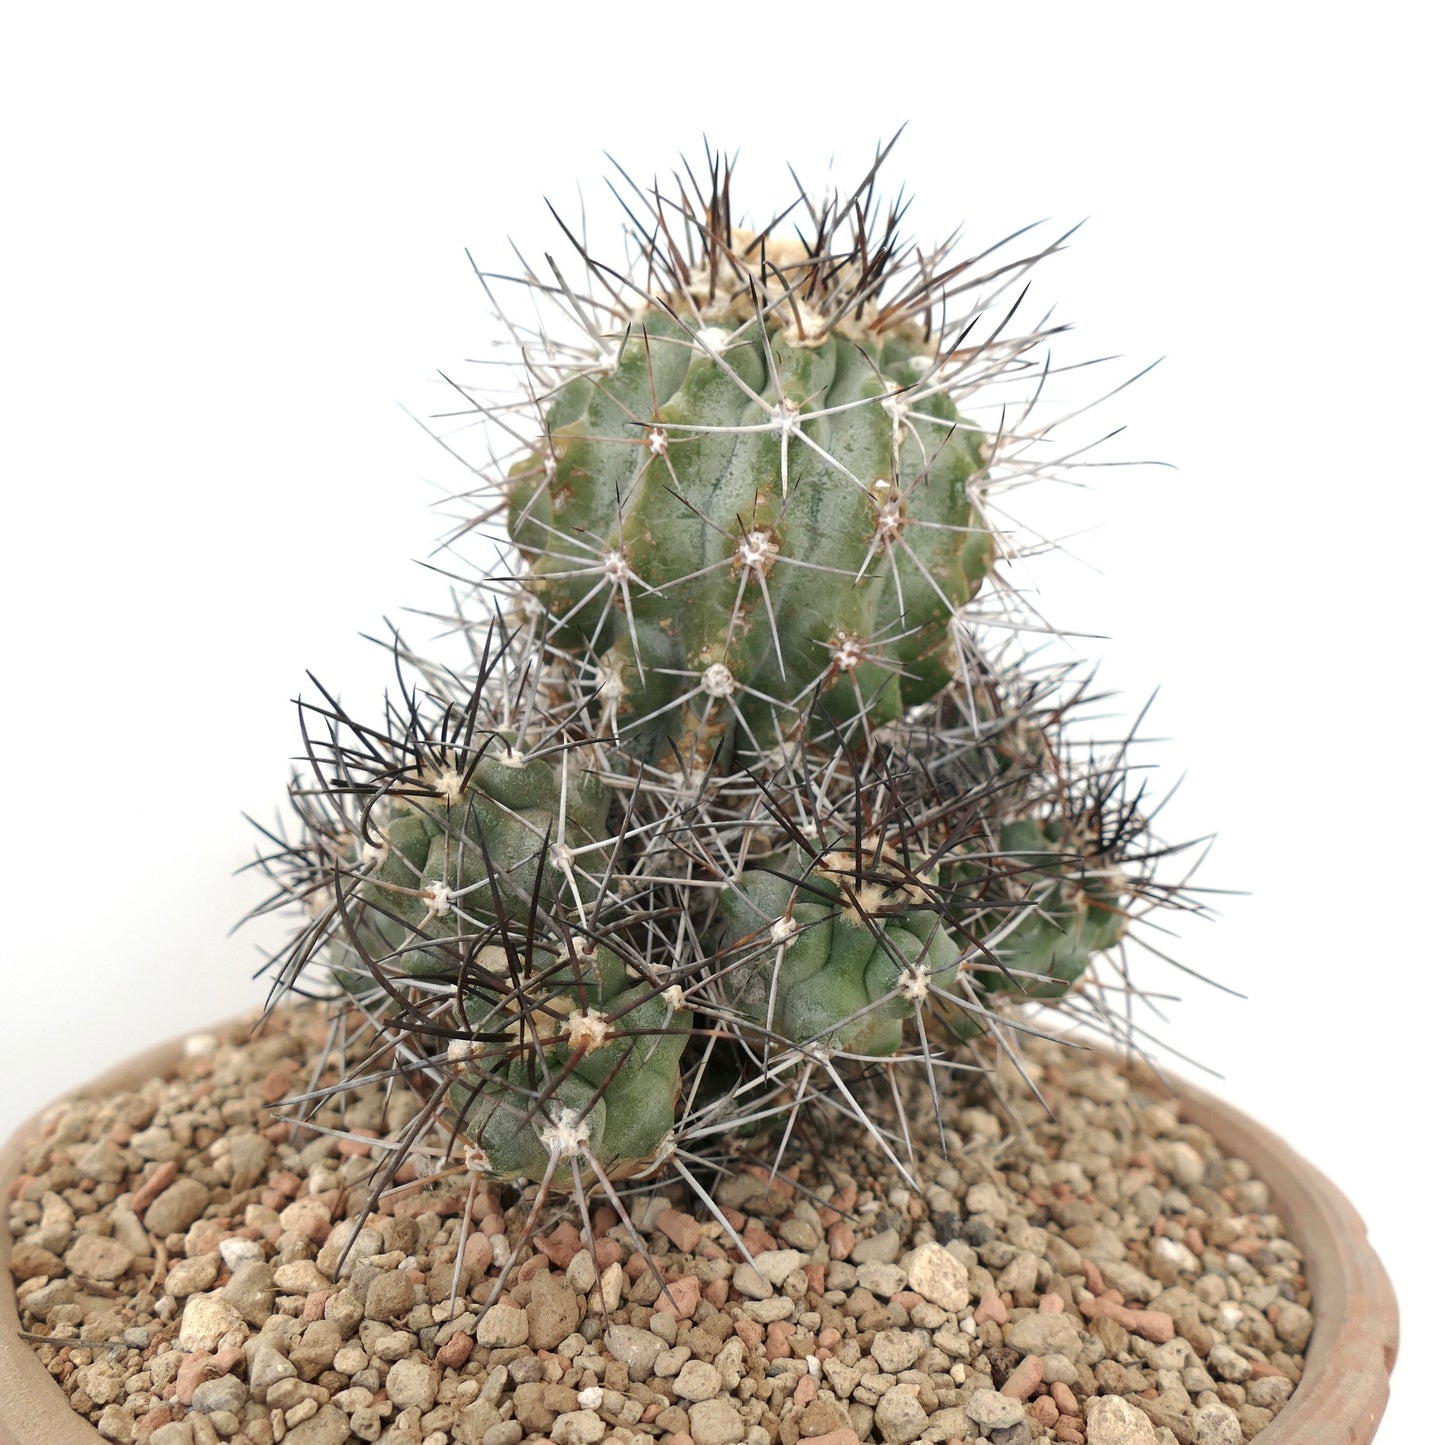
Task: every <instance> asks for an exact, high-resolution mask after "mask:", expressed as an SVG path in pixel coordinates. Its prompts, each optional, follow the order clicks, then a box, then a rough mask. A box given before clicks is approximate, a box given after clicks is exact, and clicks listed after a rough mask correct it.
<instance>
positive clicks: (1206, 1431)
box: [1089, 1400, 1244, 1445]
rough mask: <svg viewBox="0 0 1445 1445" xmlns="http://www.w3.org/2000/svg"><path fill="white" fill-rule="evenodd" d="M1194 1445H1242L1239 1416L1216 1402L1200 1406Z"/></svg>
mask: <svg viewBox="0 0 1445 1445" xmlns="http://www.w3.org/2000/svg"><path fill="white" fill-rule="evenodd" d="M1089 1438H1090V1439H1093V1432H1092V1431H1090V1435H1089ZM1194 1445H1244V1430H1243V1428H1242V1427H1241V1426H1240V1423H1239V1416H1238V1415H1236V1414H1235V1413H1234V1411H1233V1410H1231V1409H1230V1408H1229V1406H1228V1405H1225V1404H1223V1403H1222V1402H1220V1401H1218V1400H1216V1401H1214V1402H1213V1403H1212V1404H1208V1405H1201V1406H1200V1408H1199V1410H1198V1411H1197V1412H1196V1414H1195V1416H1194Z"/></svg>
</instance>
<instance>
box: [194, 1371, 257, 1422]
mask: <svg viewBox="0 0 1445 1445" xmlns="http://www.w3.org/2000/svg"><path fill="white" fill-rule="evenodd" d="M246 1399H247V1392H246V1386H245V1384H244V1383H243V1382H242V1381H240V1380H238V1379H237V1378H236V1377H235V1376H234V1375H222V1376H221V1378H220V1379H219V1380H202V1381H201V1383H200V1384H199V1385H197V1386H196V1388H195V1390H194V1391H193V1392H192V1394H191V1408H192V1409H193V1410H200V1411H202V1412H203V1413H205V1414H207V1415H210V1414H213V1413H214V1412H215V1411H217V1410H229V1411H230V1412H231V1413H232V1414H233V1415H239V1414H240V1413H241V1411H242V1410H244V1409H245V1408H246Z"/></svg>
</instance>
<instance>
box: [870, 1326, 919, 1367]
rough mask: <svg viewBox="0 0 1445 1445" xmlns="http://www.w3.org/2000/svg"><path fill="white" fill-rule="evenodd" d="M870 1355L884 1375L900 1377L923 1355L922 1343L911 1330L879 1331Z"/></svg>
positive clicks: (874, 1338)
mask: <svg viewBox="0 0 1445 1445" xmlns="http://www.w3.org/2000/svg"><path fill="white" fill-rule="evenodd" d="M870 1353H871V1354H872V1356H873V1358H874V1359H875V1360H877V1361H878V1368H879V1369H880V1370H882V1371H883V1373H884V1374H885V1375H901V1374H902V1373H903V1371H904V1370H911V1369H912V1368H913V1366H914V1363H915V1362H916V1361H917V1359H918V1357H919V1355H921V1354H922V1353H923V1341H922V1340H921V1339H920V1338H919V1337H918V1336H917V1335H916V1334H914V1333H913V1332H912V1331H911V1330H879V1331H878V1333H877V1334H876V1335H874V1337H873V1346H872V1349H871V1350H870Z"/></svg>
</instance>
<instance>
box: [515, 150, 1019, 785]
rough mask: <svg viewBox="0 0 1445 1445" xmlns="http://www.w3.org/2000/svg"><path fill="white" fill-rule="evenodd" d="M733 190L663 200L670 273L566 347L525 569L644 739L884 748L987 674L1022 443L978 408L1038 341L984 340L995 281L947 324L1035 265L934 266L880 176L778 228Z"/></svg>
mask: <svg viewBox="0 0 1445 1445" xmlns="http://www.w3.org/2000/svg"><path fill="white" fill-rule="evenodd" d="M728 194H729V191H728V177H727V175H726V173H724V174H722V175H721V176H719V175H718V174H717V173H716V171H715V173H714V191H713V195H712V197H711V200H710V202H709V204H708V205H707V206H706V207H696V206H693V205H691V204H687V203H686V198H684V204H682V205H675V204H672V203H668V202H664V201H663V200H662V199H661V197H660V196H657V197H654V198H653V199H654V200H655V217H654V219H655V225H656V229H655V230H651V231H649V232H648V233H646V234H643V233H642V232H641V231H640V230H639V231H637V232H635V233H634V235H633V237H632V239H633V240H634V241H635V242H636V243H637V244H638V245H639V246H640V248H641V250H642V254H643V257H644V260H645V278H644V279H639V281H638V282H636V283H634V284H632V286H631V288H630V289H628V288H627V287H613V288H612V295H611V296H610V297H599V298H593V301H592V304H591V305H590V306H589V307H588V309H587V314H586V317H585V322H586V326H587V329H588V332H589V333H590V335H591V337H592V338H593V340H594V341H595V348H594V350H595V354H594V355H589V356H587V357H586V358H585V359H583V360H580V361H578V360H567V361H559V360H558V359H557V357H556V356H555V355H549V356H547V357H546V358H545V360H546V361H548V362H550V363H551V366H550V369H549V370H548V371H547V374H548V375H549V377H552V378H554V379H555V386H553V387H552V388H551V389H550V390H549V392H548V394H547V400H546V402H545V404H544V405H543V406H542V408H541V417H540V421H541V435H540V437H539V439H538V440H537V442H536V444H535V445H534V446H533V447H531V448H530V449H529V450H527V451H526V453H525V454H524V455H523V456H522V457H521V458H520V459H519V460H518V461H517V462H516V463H515V464H514V465H513V466H512V467H511V469H510V471H509V473H508V476H507V478H506V482H505V485H504V492H505V506H506V517H507V528H508V533H509V536H510V539H511V542H512V543H513V545H514V546H515V549H516V553H517V554H518V555H519V557H520V559H521V562H522V568H521V572H520V575H519V580H520V581H521V583H522V585H523V586H525V588H526V589H527V590H528V591H529V592H530V594H531V596H532V597H533V599H534V600H535V601H536V602H537V603H539V604H540V605H541V607H542V608H543V609H544V611H545V613H546V616H547V619H548V625H549V628H550V634H549V636H550V639H551V640H552V641H553V642H555V644H556V645H558V646H560V647H562V648H564V649H567V650H570V651H572V652H573V653H575V654H578V655H584V654H585V655H587V656H589V657H591V658H592V659H594V660H595V665H596V669H597V673H598V677H599V680H600V682H599V688H600V691H601V692H602V693H603V695H604V697H605V698H606V711H607V716H608V719H609V721H611V722H612V723H613V724H615V726H616V727H617V729H618V731H619V733H620V735H621V736H622V738H623V740H624V742H625V743H626V744H627V745H628V746H629V747H630V748H631V749H632V750H633V751H635V752H637V753H639V754H641V755H643V756H648V757H656V756H658V755H660V754H662V753H664V752H671V751H674V750H675V751H677V752H680V753H681V754H682V755H683V757H684V758H685V759H688V758H692V757H694V756H701V757H702V758H703V759H704V760H705V761H706V760H710V759H712V758H713V757H714V755H717V757H718V759H719V764H718V765H721V766H723V767H724V768H726V767H727V766H728V764H729V763H730V762H731V760H732V759H733V758H734V757H737V758H738V759H740V760H742V761H743V762H744V763H745V765H749V766H756V765H757V764H758V761H759V759H761V758H766V757H769V756H771V755H772V754H774V753H775V751H776V750H777V749H778V748H779V747H780V746H781V745H788V744H792V743H794V742H795V741H796V739H798V738H799V737H800V736H803V735H808V734H811V735H814V736H818V735H836V736H838V737H841V738H842V739H843V740H844V741H845V743H846V744H847V745H849V746H858V745H861V742H862V740H863V738H864V737H866V734H867V732H868V731H869V729H871V728H872V727H874V726H877V725H879V724H883V723H887V722H890V721H892V720H894V719H896V718H898V717H899V716H901V715H902V714H903V713H904V712H905V711H906V710H907V709H908V708H910V707H913V706H916V705H918V704H921V703H924V702H927V701H928V700H929V699H930V698H932V697H933V696H935V695H936V694H937V693H939V692H940V691H941V690H942V689H943V688H945V687H947V686H948V685H949V684H950V683H951V682H952V681H953V680H954V679H956V678H958V677H960V676H961V675H963V673H964V672H965V671H966V667H967V653H968V647H969V639H968V637H967V634H968V630H969V629H968V625H967V623H966V621H965V608H966V607H967V606H968V605H969V604H970V603H971V602H972V601H973V599H974V598H975V596H976V594H977V593H978V592H979V589H980V587H981V586H982V585H983V583H984V581H985V579H986V578H987V577H988V576H989V573H990V569H991V568H992V566H993V564H994V562H995V560H996V558H997V556H998V555H999V552H1000V549H1001V546H1002V541H1001V538H1000V536H999V534H998V533H997V532H996V531H995V530H994V529H993V527H992V525H991V523H990V521H989V518H988V516H987V515H986V511H985V502H986V499H987V495H988V491H989V487H990V485H991V483H992V480H993V478H994V477H995V475H996V474H997V472H998V470H999V464H1000V460H1001V459H1000V458H999V457H998V456H996V452H997V451H998V449H999V447H1000V445H1002V446H1003V448H1004V451H1005V453H1006V452H1007V451H1008V449H1009V447H1010V446H1011V445H1012V439H1011V438H1009V437H1007V436H1004V435H1000V434H999V433H998V429H997V428H996V427H995V426H994V425H993V424H990V425H989V426H988V427H987V428H984V427H982V426H981V425H980V424H979V423H978V422H976V421H973V420H970V419H969V418H968V416H967V415H965V413H964V411H963V410H962V409H961V408H962V407H963V406H964V405H965V404H966V403H967V401H968V399H969V398H970V397H972V396H973V394H974V393H975V392H976V391H978V390H979V389H980V387H982V386H983V385H985V384H986V383H987V382H989V381H991V380H992V379H994V378H996V376H997V375H998V374H999V373H1001V372H1004V371H1006V370H1011V369H1013V368H1015V367H1018V366H1020V365H1021V364H1022V363H1020V360H1019V358H1020V357H1021V356H1022V355H1023V354H1024V353H1025V352H1027V351H1028V349H1029V348H1030V347H1031V346H1032V345H1033V344H1034V343H1035V342H1036V341H1037V340H1038V337H1037V336H1034V335H1026V336H1023V337H1011V338H1008V339H1007V340H1004V339H1001V338H1000V336H999V335H998V334H995V335H994V336H992V337H990V338H988V339H987V340H985V341H981V342H980V341H978V340H973V339H969V340H968V343H967V344H966V345H965V344H964V343H965V339H966V338H969V336H970V333H971V332H972V331H974V330H976V329H977V324H978V322H979V319H980V316H981V314H982V312H983V311H984V310H986V309H988V307H989V306H991V305H992V303H993V296H992V293H991V292H989V291H987V290H986V289H985V290H983V291H981V292H980V293H979V295H978V300H977V304H976V306H975V308H974V310H973V311H967V310H966V311H965V315H964V316H963V317H962V319H961V323H960V325H959V326H958V327H957V328H956V329H952V330H949V331H947V332H944V331H940V330H939V329H938V326H939V324H940V323H941V312H942V309H943V307H944V305H945V304H946V303H947V301H948V300H949V299H950V298H952V297H953V296H955V295H960V294H968V293H970V292H971V291H972V288H974V287H975V286H979V287H984V286H985V283H990V282H991V283H996V284H1002V281H1003V280H1004V279H1011V278H1012V277H1014V276H1016V275H1018V274H1019V273H1021V272H1022V271H1023V270H1025V269H1026V268H1027V267H1028V266H1029V265H1030V264H1032V262H1033V261H1034V260H1036V259H1037V257H1034V256H1030V257H1027V258H1025V259H1022V260H1019V261H1017V262H1014V263H1012V264H1006V265H1002V266H998V267H990V268H988V269H987V271H986V272H985V268H983V267H981V266H976V265H975V263H973V262H966V263H961V264H959V263H955V264H954V265H951V266H943V265H941V264H940V263H939V258H938V257H936V256H934V257H926V258H921V259H914V258H912V256H911V255H910V253H908V252H907V251H906V250H905V249H904V248H903V247H902V246H901V244H900V237H899V234H898V222H899V212H898V211H896V210H895V211H892V212H890V213H889V214H888V216H887V219H886V221H884V222H883V223H882V225H881V227H880V226H879V225H878V224H877V216H876V214H875V212H876V203H875V200H874V196H873V176H872V174H870V176H869V177H868V179H867V181H866V182H865V184H864V186H862V187H860V189H859V191H858V192H857V193H855V194H854V195H853V196H851V197H849V198H846V199H838V198H836V197H835V198H834V200H833V201H832V202H830V203H825V204H822V205H821V206H817V207H813V208H811V215H810V219H809V221H808V222H806V223H798V224H794V223H793V222H792V221H787V220H779V221H776V222H774V223H773V224H772V225H770V226H767V227H765V228H764V229H762V230H761V231H758V232H752V231H749V230H746V229H743V228H742V227H741V226H738V225H735V224H734V222H733V219H732V216H731V213H730V209H729V203H728ZM805 226H806V230H805V229H804V227H805ZM588 259H589V264H592V265H593V269H594V271H596V272H597V273H598V274H604V268H603V267H602V266H601V264H600V263H592V262H591V258H588ZM971 267H973V268H974V270H973V271H971V270H970V268H971ZM568 294H569V295H570V294H571V293H570V292H569V293H568ZM577 304H578V306H579V310H580V307H581V303H580V302H579V303H577ZM541 360H542V358H533V357H531V356H529V357H528V365H529V370H540V369H541V367H540V364H539V363H540V361H541ZM1002 464H1003V466H1004V474H1005V475H1007V456H1005V457H1004V458H1002Z"/></svg>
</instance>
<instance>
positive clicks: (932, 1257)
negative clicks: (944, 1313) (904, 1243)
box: [905, 1241, 972, 1313]
mask: <svg viewBox="0 0 1445 1445" xmlns="http://www.w3.org/2000/svg"><path fill="white" fill-rule="evenodd" d="M905 1272H906V1274H907V1276H908V1287H909V1289H911V1290H913V1291H915V1292H916V1293H918V1294H921V1295H922V1296H923V1298H924V1299H926V1300H929V1301H930V1302H931V1303H933V1304H936V1305H938V1306H939V1307H940V1308H942V1309H946V1310H953V1311H954V1312H955V1313H962V1312H963V1311H964V1310H966V1309H967V1308H968V1306H969V1302H970V1300H971V1298H972V1297H971V1295H970V1294H969V1289H968V1270H967V1269H965V1268H964V1266H963V1264H962V1262H961V1261H959V1260H957V1259H955V1258H954V1257H953V1256H952V1255H951V1254H950V1253H949V1252H948V1251H947V1250H946V1249H945V1248H944V1247H943V1246H942V1245H941V1244H936V1243H934V1242H933V1241H929V1243H927V1244H924V1245H921V1246H920V1247H919V1248H917V1249H915V1250H914V1251H913V1252H912V1253H911V1254H910V1255H909V1256H908V1258H907V1260H906V1261H905Z"/></svg>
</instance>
